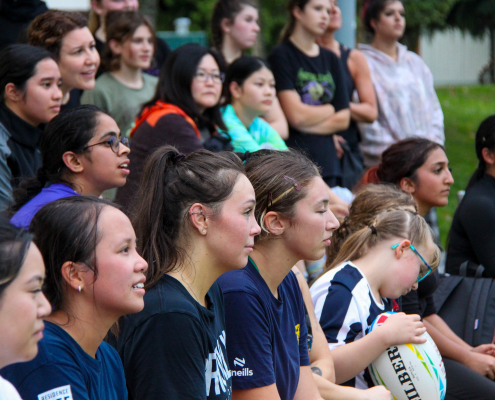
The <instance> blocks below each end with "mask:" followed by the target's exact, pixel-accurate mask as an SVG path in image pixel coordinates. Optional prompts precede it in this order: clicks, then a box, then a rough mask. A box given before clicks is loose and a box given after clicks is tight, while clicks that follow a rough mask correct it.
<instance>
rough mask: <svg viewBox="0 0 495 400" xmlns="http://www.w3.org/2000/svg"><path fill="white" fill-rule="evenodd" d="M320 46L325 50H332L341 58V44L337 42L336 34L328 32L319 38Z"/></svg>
mask: <svg viewBox="0 0 495 400" xmlns="http://www.w3.org/2000/svg"><path fill="white" fill-rule="evenodd" d="M318 44H319V45H320V46H321V47H324V48H325V49H328V50H332V51H333V52H334V53H336V54H337V55H339V56H340V46H339V42H337V40H335V32H333V31H326V32H325V33H324V34H323V35H321V36H320V37H319V38H318Z"/></svg>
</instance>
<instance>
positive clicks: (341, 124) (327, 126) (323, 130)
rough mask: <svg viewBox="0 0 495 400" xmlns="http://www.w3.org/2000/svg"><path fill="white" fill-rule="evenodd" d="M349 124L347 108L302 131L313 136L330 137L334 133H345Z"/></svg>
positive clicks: (349, 114)
mask: <svg viewBox="0 0 495 400" xmlns="http://www.w3.org/2000/svg"><path fill="white" fill-rule="evenodd" d="M350 122H351V112H350V110H349V109H348V108H346V109H344V110H340V111H338V112H336V113H335V114H333V115H331V116H330V117H328V118H326V119H325V120H324V121H321V122H319V123H315V124H313V125H312V126H310V127H307V128H306V129H304V132H305V133H312V134H314V135H331V134H333V133H336V132H341V131H345V130H346V129H347V128H349V124H350Z"/></svg>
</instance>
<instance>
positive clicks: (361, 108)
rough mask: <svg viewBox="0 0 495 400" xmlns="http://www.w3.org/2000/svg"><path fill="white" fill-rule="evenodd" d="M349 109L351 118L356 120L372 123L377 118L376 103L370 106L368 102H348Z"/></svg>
mask: <svg viewBox="0 0 495 400" xmlns="http://www.w3.org/2000/svg"><path fill="white" fill-rule="evenodd" d="M349 109H350V110H351V118H352V119H353V120H354V121H356V122H367V123H370V124H371V123H372V122H374V121H375V120H376V119H377V118H378V110H377V107H376V105H375V106H372V105H371V104H368V103H353V102H351V103H349Z"/></svg>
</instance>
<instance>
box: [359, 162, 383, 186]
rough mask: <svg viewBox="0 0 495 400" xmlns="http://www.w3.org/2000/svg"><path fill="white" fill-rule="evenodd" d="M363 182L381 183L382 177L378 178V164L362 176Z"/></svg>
mask: <svg viewBox="0 0 495 400" xmlns="http://www.w3.org/2000/svg"><path fill="white" fill-rule="evenodd" d="M361 182H362V183H363V184H365V185H367V184H369V183H374V184H376V185H378V184H380V183H381V182H380V178H378V165H375V166H373V167H371V168H370V169H369V170H368V171H366V173H365V174H364V175H363V177H362V178H361Z"/></svg>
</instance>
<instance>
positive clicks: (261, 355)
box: [218, 260, 310, 400]
mask: <svg viewBox="0 0 495 400" xmlns="http://www.w3.org/2000/svg"><path fill="white" fill-rule="evenodd" d="M218 282H219V283H220V287H221V288H222V291H223V295H224V298H225V322H226V326H227V354H228V358H229V365H230V369H231V373H232V387H233V389H234V390H235V389H254V388H258V387H263V386H268V385H272V384H273V383H276V384H277V389H278V393H279V395H280V398H281V399H282V400H292V399H293V397H294V394H295V393H296V389H297V385H298V383H299V372H300V367H301V366H306V365H310V362H309V354H308V347H307V335H308V330H307V327H306V321H305V316H304V301H303V298H302V294H301V290H300V289H299V285H298V283H297V278H296V277H295V275H294V274H293V273H292V271H291V272H290V273H289V275H287V276H286V277H285V279H284V280H283V281H282V283H281V284H280V286H279V287H278V294H279V299H276V298H275V297H274V296H273V294H272V293H271V292H270V289H269V288H268V285H267V284H266V282H265V281H264V279H263V278H262V277H261V275H260V274H259V272H258V271H257V270H256V267H255V266H254V264H253V263H252V261H251V260H249V262H248V264H247V266H246V267H245V268H243V269H241V270H237V271H230V272H227V273H225V274H223V275H222V276H221V277H220V278H219V280H218Z"/></svg>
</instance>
